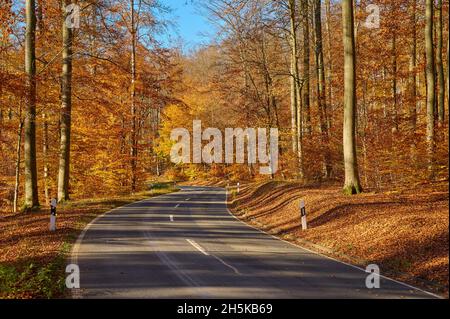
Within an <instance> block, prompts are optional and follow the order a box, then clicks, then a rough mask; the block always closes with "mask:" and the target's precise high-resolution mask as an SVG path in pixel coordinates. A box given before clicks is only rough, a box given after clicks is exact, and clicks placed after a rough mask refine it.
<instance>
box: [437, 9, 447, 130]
mask: <svg viewBox="0 0 450 319" xmlns="http://www.w3.org/2000/svg"><path fill="white" fill-rule="evenodd" d="M443 24H444V23H443V18H442V0H438V4H437V19H436V37H437V47H436V67H437V80H438V89H439V91H438V92H439V93H438V94H439V95H438V119H439V124H442V123H444V121H445V78H444V62H443V59H442V54H443V45H444V40H443Z"/></svg>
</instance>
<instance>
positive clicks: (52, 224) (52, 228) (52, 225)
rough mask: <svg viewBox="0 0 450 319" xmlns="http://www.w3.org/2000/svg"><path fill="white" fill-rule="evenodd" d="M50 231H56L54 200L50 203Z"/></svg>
mask: <svg viewBox="0 0 450 319" xmlns="http://www.w3.org/2000/svg"><path fill="white" fill-rule="evenodd" d="M50 231H51V232H54V231H56V199H54V198H53V199H52V201H51V202H50Z"/></svg>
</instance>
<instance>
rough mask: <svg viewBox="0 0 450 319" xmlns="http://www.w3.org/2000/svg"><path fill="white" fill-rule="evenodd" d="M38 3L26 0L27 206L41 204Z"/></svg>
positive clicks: (25, 157) (31, 206)
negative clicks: (38, 118) (37, 128)
mask: <svg viewBox="0 0 450 319" xmlns="http://www.w3.org/2000/svg"><path fill="white" fill-rule="evenodd" d="M35 42H36V4H35V1H34V0H26V35H25V72H26V74H27V103H26V115H25V147H24V149H25V152H24V159H25V207H26V208H31V209H33V208H35V207H38V206H39V196H38V185H37V165H36V47H35Z"/></svg>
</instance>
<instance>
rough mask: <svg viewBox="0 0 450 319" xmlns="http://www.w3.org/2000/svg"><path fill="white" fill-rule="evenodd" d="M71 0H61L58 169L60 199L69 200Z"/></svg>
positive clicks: (61, 200) (60, 200)
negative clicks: (69, 22)
mask: <svg viewBox="0 0 450 319" xmlns="http://www.w3.org/2000/svg"><path fill="white" fill-rule="evenodd" d="M70 2H71V1H70V0H61V7H62V10H63V14H62V17H63V19H62V41H63V49H62V60H63V61H62V73H61V138H60V151H59V152H60V155H59V170H58V201H59V202H63V201H67V200H69V174H70V134H71V116H72V54H73V52H72V41H73V33H72V28H71V26H70V25H68V23H67V22H66V19H67V18H68V16H69V14H70V12H67V11H68V10H67V6H68V4H69V3H70Z"/></svg>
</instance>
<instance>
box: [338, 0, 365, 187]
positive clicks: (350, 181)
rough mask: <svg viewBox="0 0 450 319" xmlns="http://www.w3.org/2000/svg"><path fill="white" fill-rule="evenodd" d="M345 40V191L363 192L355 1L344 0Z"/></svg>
mask: <svg viewBox="0 0 450 319" xmlns="http://www.w3.org/2000/svg"><path fill="white" fill-rule="evenodd" d="M342 25H343V42H344V131H343V135H344V141H343V143H344V166H345V184H344V193H345V194H348V195H353V194H359V193H361V192H362V188H361V182H360V179H359V171H358V161H357V153H356V137H355V128H356V52H355V36H354V30H355V29H354V15H353V1H352V0H343V1H342Z"/></svg>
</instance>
